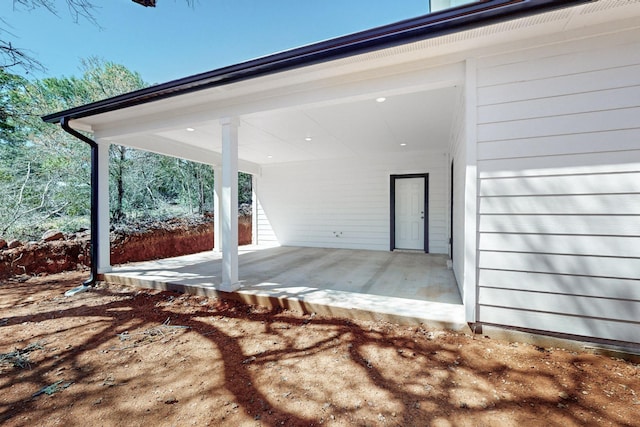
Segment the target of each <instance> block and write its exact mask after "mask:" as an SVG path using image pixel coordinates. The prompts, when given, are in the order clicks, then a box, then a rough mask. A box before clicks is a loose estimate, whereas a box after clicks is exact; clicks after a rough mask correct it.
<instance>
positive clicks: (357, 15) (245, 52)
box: [0, 0, 429, 83]
mask: <svg viewBox="0 0 640 427" xmlns="http://www.w3.org/2000/svg"><path fill="white" fill-rule="evenodd" d="M12 3H13V2H12V1H11V0H4V1H2V2H1V4H0V17H2V18H3V19H4V20H5V21H6V23H5V24H4V25H3V26H2V28H5V29H7V30H9V31H10V32H11V33H12V34H13V36H10V35H7V34H6V33H5V34H2V36H3V37H4V39H9V40H11V42H12V43H13V44H14V45H15V46H17V47H20V48H23V49H27V50H28V51H29V52H30V53H31V54H32V55H33V56H34V57H36V58H37V59H38V60H39V61H40V62H42V64H43V65H44V66H45V67H47V71H46V73H36V74H35V75H34V77H37V78H42V77H48V76H51V77H62V76H67V77H69V76H73V75H76V76H78V75H80V74H81V71H80V59H81V58H88V57H90V56H97V57H99V58H102V59H105V60H107V61H113V62H116V63H120V64H123V65H125V66H126V67H127V68H129V69H131V70H133V71H137V72H139V73H140V74H141V75H142V77H143V79H144V80H145V81H147V82H148V83H162V82H166V81H169V80H173V79H177V78H181V77H185V76H188V75H191V74H195V73H199V72H203V71H208V70H212V69H216V68H219V67H222V66H225V65H231V64H235V63H238V62H241V61H245V60H248V59H252V58H256V57H259V56H264V55H268V54H270V53H274V52H278V51H282V50H286V49H290V48H294V47H297V46H301V45H305V44H309V43H313V42H317V41H320V40H325V39H329V38H333V37H337V36H341V35H344V34H349V33H353V32H356V31H360V30H365V29H368V28H372V27H375V26H380V25H384V24H388V23H392V22H396V21H400V20H403V19H407V18H411V17H415V16H420V15H424V14H426V13H428V8H429V6H428V5H429V1H428V0H399V1H390V0H195V5H194V6H193V7H189V6H188V5H187V2H186V1H185V0H158V1H157V3H158V5H157V7H156V8H145V7H142V6H139V5H137V4H135V3H133V2H132V1H131V0H95V2H94V3H96V4H98V5H99V7H98V8H97V9H96V10H95V17H96V19H97V21H98V23H99V25H100V26H99V27H97V26H95V25H93V24H91V23H89V22H86V21H82V20H81V21H80V22H78V23H74V22H73V18H72V17H71V16H70V14H69V12H68V10H67V8H66V2H65V0H56V4H57V5H58V15H59V16H56V15H53V14H51V13H49V12H47V11H46V10H44V9H42V8H41V9H36V10H31V11H29V10H24V8H22V9H20V8H18V9H14V8H13V6H12ZM6 24H9V27H7V25H6ZM11 71H12V72H16V73H17V72H19V71H20V70H18V69H11Z"/></svg>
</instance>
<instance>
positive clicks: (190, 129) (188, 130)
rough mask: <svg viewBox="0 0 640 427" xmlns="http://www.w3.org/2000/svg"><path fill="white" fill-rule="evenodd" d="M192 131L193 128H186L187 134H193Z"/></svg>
mask: <svg viewBox="0 0 640 427" xmlns="http://www.w3.org/2000/svg"><path fill="white" fill-rule="evenodd" d="M194 130H195V129H194V128H187V132H193V131H194Z"/></svg>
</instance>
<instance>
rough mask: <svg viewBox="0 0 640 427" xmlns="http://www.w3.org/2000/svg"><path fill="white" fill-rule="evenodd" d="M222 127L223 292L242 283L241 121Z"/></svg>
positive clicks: (229, 121)
mask: <svg viewBox="0 0 640 427" xmlns="http://www.w3.org/2000/svg"><path fill="white" fill-rule="evenodd" d="M220 124H221V125H222V188H221V192H220V200H219V204H220V213H219V215H220V228H221V234H222V235H221V239H220V240H221V244H222V285H221V287H220V290H222V291H228V292H231V291H235V290H237V289H239V288H240V284H239V283H238V125H239V122H238V119H237V118H225V119H222V120H221V121H220Z"/></svg>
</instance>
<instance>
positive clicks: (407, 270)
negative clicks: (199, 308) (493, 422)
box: [100, 246, 467, 330]
mask: <svg viewBox="0 0 640 427" xmlns="http://www.w3.org/2000/svg"><path fill="white" fill-rule="evenodd" d="M446 261H447V258H446V256H444V255H431V254H424V253H411V252H382V251H366V250H350V249H328V248H299V247H286V246H283V247H270V248H262V247H257V246H243V247H241V248H240V249H239V277H240V282H241V286H242V287H241V288H240V290H238V291H235V292H223V291H220V290H219V287H220V284H221V268H222V266H221V264H222V263H221V254H220V253H216V252H202V253H199V254H194V255H187V256H182V257H176V258H168V259H163V260H157V261H148V262H139V263H131V264H126V265H122V266H117V267H114V268H113V270H112V271H111V272H109V273H104V274H101V275H100V278H101V279H102V280H105V281H107V282H110V283H120V284H126V285H130V286H137V287H143V288H154V289H162V290H175V291H179V292H187V293H192V294H198V295H206V296H216V297H226V298H234V299H238V300H241V301H244V302H247V303H251V304H258V305H262V306H267V307H283V308H288V309H295V310H298V311H302V312H305V313H317V314H322V315H329V316H337V317H346V318H358V319H365V320H387V321H391V322H394V323H400V324H425V325H428V326H432V327H444V328H449V329H454V330H462V329H465V328H467V325H466V323H465V321H464V306H463V305H462V299H461V297H460V293H459V291H458V287H457V285H456V281H455V278H454V276H453V273H452V271H451V270H450V269H447V266H446Z"/></svg>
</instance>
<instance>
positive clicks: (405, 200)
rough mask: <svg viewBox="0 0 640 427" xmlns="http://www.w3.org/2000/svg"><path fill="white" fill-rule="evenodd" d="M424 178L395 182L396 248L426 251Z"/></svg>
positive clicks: (404, 179) (402, 179)
mask: <svg viewBox="0 0 640 427" xmlns="http://www.w3.org/2000/svg"><path fill="white" fill-rule="evenodd" d="M424 184H425V180H424V178H401V179H396V180H395V186H396V188H395V190H396V191H395V193H396V195H395V222H396V223H395V228H396V230H395V240H396V241H395V247H396V249H418V250H424V218H425V212H424Z"/></svg>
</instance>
